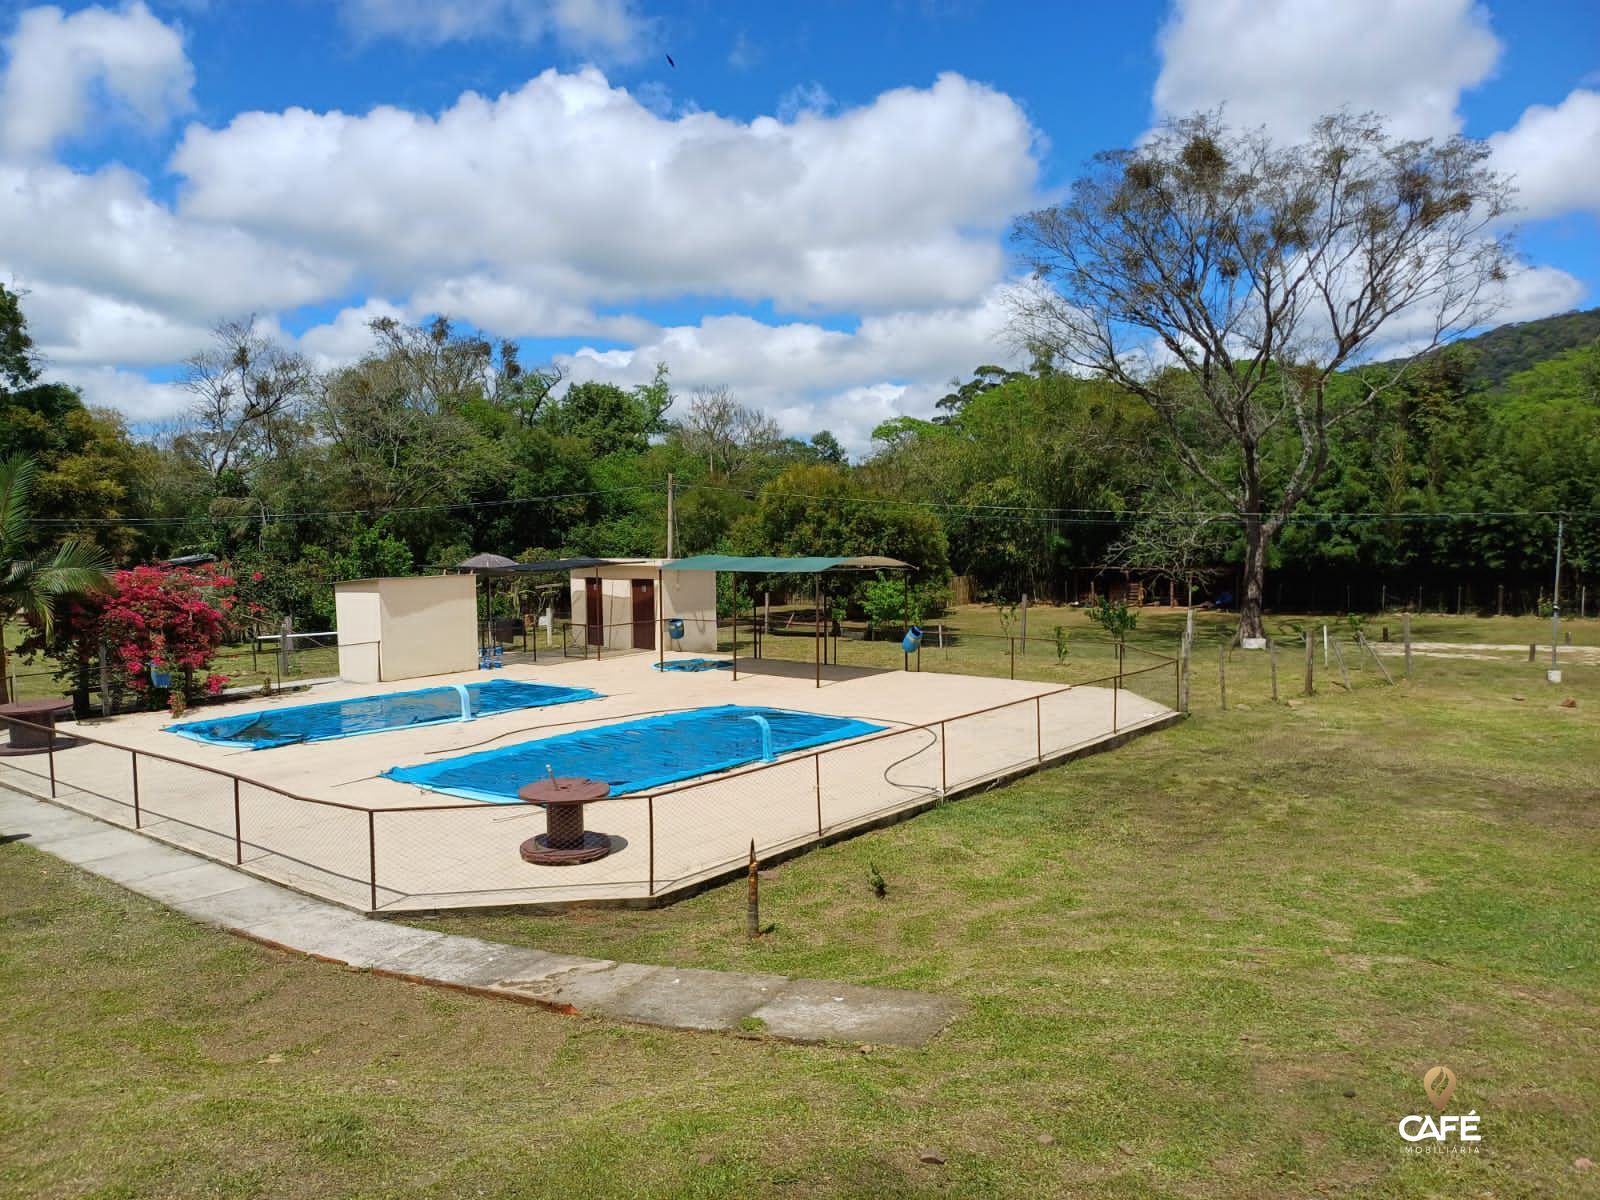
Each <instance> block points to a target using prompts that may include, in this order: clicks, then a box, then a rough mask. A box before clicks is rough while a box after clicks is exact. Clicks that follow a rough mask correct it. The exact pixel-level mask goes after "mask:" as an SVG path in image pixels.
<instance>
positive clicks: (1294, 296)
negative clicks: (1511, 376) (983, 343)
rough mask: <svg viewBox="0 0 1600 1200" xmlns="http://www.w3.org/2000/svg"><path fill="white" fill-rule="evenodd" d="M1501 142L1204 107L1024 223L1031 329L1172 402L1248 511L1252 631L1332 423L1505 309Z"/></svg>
mask: <svg viewBox="0 0 1600 1200" xmlns="http://www.w3.org/2000/svg"><path fill="white" fill-rule="evenodd" d="M1487 154H1488V149H1487V147H1486V146H1485V145H1484V144H1483V143H1481V142H1477V141H1472V140H1469V139H1467V138H1462V137H1453V138H1450V139H1447V140H1445V141H1409V140H1398V139H1394V138H1391V137H1390V136H1388V134H1387V133H1386V132H1385V130H1384V128H1383V124H1382V122H1381V121H1379V120H1378V119H1376V118H1373V117H1370V116H1359V117H1358V116H1352V115H1349V114H1339V115H1335V116H1330V117H1324V118H1323V119H1322V120H1321V121H1319V122H1318V123H1317V124H1316V126H1315V127H1314V129H1313V130H1312V131H1311V135H1310V137H1309V138H1308V139H1307V140H1306V141H1304V142H1303V143H1299V144H1295V145H1281V144H1278V143H1275V142H1274V141H1273V140H1272V139H1270V138H1269V137H1268V136H1267V135H1266V134H1265V133H1263V132H1260V131H1249V130H1247V131H1238V130H1234V129H1231V128H1229V127H1228V126H1227V125H1225V124H1224V123H1223V121H1222V119H1221V117H1220V116H1219V115H1218V114H1214V113H1213V114H1200V115H1197V116H1192V117H1188V118H1185V119H1182V120H1178V121H1174V122H1172V123H1170V124H1168V125H1166V126H1165V127H1163V128H1162V129H1160V130H1158V131H1157V132H1156V133H1154V134H1153V135H1152V136H1151V137H1150V138H1149V139H1147V140H1146V141H1144V142H1142V143H1141V144H1140V145H1138V146H1136V147H1134V148H1132V149H1127V150H1117V151H1111V152H1108V153H1105V154H1101V155H1099V156H1097V157H1096V159H1095V160H1094V163H1093V166H1092V168H1091V169H1090V171H1089V172H1088V174H1086V175H1085V176H1084V177H1083V178H1081V179H1079V180H1078V181H1077V182H1076V183H1075V184H1074V185H1073V187H1072V191H1071V194H1070V197H1069V198H1068V199H1067V201H1066V202H1065V203H1063V204H1061V205H1059V206H1056V207H1053V208H1047V209H1042V210H1040V211H1038V212H1033V213H1030V214H1028V215H1027V216H1025V217H1023V218H1021V219H1020V220H1019V221H1018V222H1017V224H1016V228H1015V236H1016V238H1017V240H1018V242H1019V243H1020V244H1021V246H1022V247H1023V250H1024V253H1025V255H1026V257H1027V259H1028V260H1029V262H1030V263H1031V265H1032V267H1033V268H1034V274H1035V282H1034V286H1031V287H1028V288H1024V289H1021V290H1020V291H1019V293H1018V299H1017V302H1016V306H1015V334H1016V337H1017V340H1018V342H1019V343H1020V344H1023V345H1027V346H1030V347H1034V348H1035V349H1036V350H1040V349H1042V350H1043V351H1045V352H1047V353H1048V354H1050V355H1051V356H1052V357H1053V360H1054V361H1055V362H1056V363H1057V364H1061V365H1070V366H1072V367H1075V368H1077V369H1078V370H1081V371H1087V372H1089V373H1091V374H1095V375H1098V376H1101V377H1104V378H1106V379H1109V380H1112V381H1113V382H1115V383H1117V384H1120V385H1121V386H1122V387H1124V388H1127V389H1128V390H1129V391H1131V392H1133V393H1135V394H1136V395H1138V396H1140V397H1141V398H1143V399H1144V400H1145V401H1146V402H1148V404H1149V405H1150V407H1151V408H1152V409H1153V410H1154V411H1155V412H1156V413H1157V414H1158V415H1159V417H1160V419H1161V421H1162V424H1163V425H1164V427H1165V429H1166V432H1167V434H1168V435H1169V437H1170V439H1171V441H1172V443H1173V446H1174V447H1175V449H1176V452H1177V455H1178V457H1179V459H1180V460H1181V461H1182V463H1183V464H1184V466H1185V467H1186V468H1187V470H1188V471H1190V472H1191V473H1192V474H1193V475H1194V476H1195V478H1197V479H1198V480H1199V481H1200V482H1201V483H1202V484H1203V485H1204V486H1205V487H1206V488H1207V489H1208V490H1209V491H1211V492H1212V493H1214V494H1215V495H1216V496H1217V497H1218V498H1219V500H1220V501H1221V502H1222V503H1223V504H1225V505H1226V506H1227V507H1228V508H1229V510H1231V512H1232V513H1233V514H1234V516H1235V518H1236V519H1237V520H1238V522H1239V524H1240V525H1241V527H1242V533H1243V540H1244V571H1243V575H1244V595H1243V597H1242V599H1241V603H1240V617H1241V620H1240V626H1241V628H1240V633H1241V635H1242V636H1244V637H1252V638H1253V637H1260V636H1262V635H1263V628H1262V622H1261V607H1262V596H1263V581H1264V578H1265V572H1266V565H1267V554H1268V550H1269V547H1270V546H1271V544H1272V541H1273V538H1274V537H1275V536H1276V535H1277V533H1278V531H1279V530H1280V529H1282V527H1283V525H1284V523H1285V522H1286V521H1287V520H1288V519H1289V516H1290V514H1291V513H1292V512H1293V511H1294V509H1295V507H1296V506H1297V505H1298V504H1299V503H1300V502H1301V501H1302V500H1303V499H1304V498H1305V496H1306V495H1307V493H1308V492H1309V491H1310V490H1311V489H1312V488H1313V487H1314V486H1315V485H1316V482H1317V480H1318V478H1319V477H1320V476H1321V474H1322V472H1323V470H1324V468H1325V467H1326V465H1327V462H1328V447H1329V431H1330V428H1331V427H1332V426H1334V425H1335V424H1336V423H1338V422H1340V421H1345V420H1348V419H1350V418H1351V417H1352V416H1353V415H1354V414H1355V413H1357V412H1360V411H1362V410H1363V409H1364V408H1366V407H1368V406H1370V405H1371V404H1372V403H1373V402H1374V401H1375V400H1376V398H1377V397H1378V396H1380V395H1382V394H1383V393H1384V392H1385V391H1386V390H1387V389H1389V388H1391V387H1392V386H1394V384H1395V383H1396V382H1397V381H1398V379H1399V378H1400V376H1401V375H1402V374H1403V373H1404V372H1405V370H1406V368H1407V366H1408V365H1409V364H1410V363H1411V362H1413V361H1415V358H1416V356H1417V355H1419V354H1422V353H1425V352H1426V351H1428V350H1429V349H1432V348H1433V347H1435V346H1437V345H1438V344H1440V343H1441V342H1443V341H1446V340H1448V339H1449V338H1451V337H1452V336H1454V335H1456V334H1458V333H1460V332H1463V331H1465V330H1467V329H1470V328H1472V327H1473V326H1476V325H1478V324H1481V323H1482V322H1483V321H1484V320H1485V319H1486V318H1487V316H1488V315H1489V314H1490V312H1492V311H1493V303H1492V295H1493V293H1494V292H1495V291H1496V289H1494V288H1493V287H1492V286H1491V285H1493V284H1495V283H1498V282H1499V281H1501V280H1503V279H1504V278H1505V276H1506V272H1507V269H1508V264H1509V262H1510V254H1509V251H1508V248H1507V245H1506V243H1505V241H1504V238H1503V236H1502V235H1501V234H1500V233H1499V232H1498V229H1499V222H1500V220H1501V218H1502V217H1503V216H1504V215H1505V214H1506V212H1507V211H1508V205H1509V186H1508V184H1507V183H1506V182H1505V181H1504V180H1503V179H1501V178H1500V177H1499V176H1497V175H1495V174H1494V173H1493V172H1492V171H1490V170H1489V169H1488V168H1487V167H1486V165H1485V159H1486V157H1487ZM1380 339H1381V340H1380ZM1385 343H1387V344H1389V346H1390V348H1391V350H1392V349H1393V348H1394V347H1396V346H1400V347H1403V348H1404V350H1405V351H1406V355H1405V357H1403V358H1401V359H1400V360H1398V361H1391V362H1389V363H1387V364H1385V365H1383V366H1381V367H1380V366H1369V367H1368V368H1367V369H1366V370H1364V371H1362V372H1359V373H1357V377H1356V378H1357V382H1356V386H1353V387H1350V388H1348V389H1347V390H1345V391H1343V392H1341V393H1340V394H1337V395H1336V394H1335V392H1336V391H1338V390H1339V389H1338V388H1337V387H1336V386H1335V385H1336V380H1335V376H1336V374H1337V373H1339V372H1341V371H1346V370H1348V369H1350V368H1354V367H1356V366H1359V365H1361V364H1363V363H1365V362H1366V361H1367V360H1368V359H1369V358H1371V357H1372V356H1373V353H1372V352H1373V351H1374V350H1375V349H1378V348H1379V347H1380V346H1382V345H1383V344H1385Z"/></svg>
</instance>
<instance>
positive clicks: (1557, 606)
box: [1550, 517, 1567, 683]
mask: <svg viewBox="0 0 1600 1200" xmlns="http://www.w3.org/2000/svg"><path fill="white" fill-rule="evenodd" d="M1566 525H1567V519H1566V518H1565V517H1557V518H1556V584H1555V587H1554V588H1552V589H1551V591H1550V682H1551V683H1560V682H1561V671H1560V666H1561V663H1560V660H1559V659H1558V658H1557V655H1558V654H1559V651H1558V650H1557V645H1558V643H1559V642H1560V641H1561V535H1562V534H1563V533H1565V532H1566Z"/></svg>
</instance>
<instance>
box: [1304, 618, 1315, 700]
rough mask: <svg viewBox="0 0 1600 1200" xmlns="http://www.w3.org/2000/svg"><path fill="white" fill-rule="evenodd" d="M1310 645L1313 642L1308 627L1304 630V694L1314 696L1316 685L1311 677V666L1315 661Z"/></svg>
mask: <svg viewBox="0 0 1600 1200" xmlns="http://www.w3.org/2000/svg"><path fill="white" fill-rule="evenodd" d="M1312 646H1313V643H1312V641H1311V630H1309V629H1308V630H1306V682H1305V695H1307V696H1314V695H1316V692H1317V689H1316V686H1315V680H1314V679H1313V678H1312V666H1313V663H1314V662H1315V659H1314V657H1313V654H1312Z"/></svg>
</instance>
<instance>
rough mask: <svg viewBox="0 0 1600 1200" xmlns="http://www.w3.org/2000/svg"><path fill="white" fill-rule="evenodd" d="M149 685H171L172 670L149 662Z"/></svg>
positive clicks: (159, 686) (162, 686) (160, 686)
mask: <svg viewBox="0 0 1600 1200" xmlns="http://www.w3.org/2000/svg"><path fill="white" fill-rule="evenodd" d="M150 686H151V687H158V688H164V687H171V686H172V672H171V671H168V670H167V669H166V668H164V667H158V666H156V664H155V663H151V664H150Z"/></svg>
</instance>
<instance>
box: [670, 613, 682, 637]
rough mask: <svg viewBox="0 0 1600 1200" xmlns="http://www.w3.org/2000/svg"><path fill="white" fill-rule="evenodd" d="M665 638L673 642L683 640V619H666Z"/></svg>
mask: <svg viewBox="0 0 1600 1200" xmlns="http://www.w3.org/2000/svg"><path fill="white" fill-rule="evenodd" d="M667 636H668V637H669V638H671V639H672V640H673V641H675V642H676V641H680V640H682V638H683V618H682V617H668V618H667Z"/></svg>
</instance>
